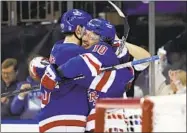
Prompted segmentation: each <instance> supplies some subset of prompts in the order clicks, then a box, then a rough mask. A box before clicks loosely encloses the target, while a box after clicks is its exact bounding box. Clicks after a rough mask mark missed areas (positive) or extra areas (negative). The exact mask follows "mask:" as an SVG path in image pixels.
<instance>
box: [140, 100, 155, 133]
mask: <svg viewBox="0 0 187 133" xmlns="http://www.w3.org/2000/svg"><path fill="white" fill-rule="evenodd" d="M141 106H142V132H143V133H150V132H152V131H153V120H152V118H153V106H154V105H153V102H151V101H150V100H148V99H145V100H144V101H143V102H142V104H141Z"/></svg>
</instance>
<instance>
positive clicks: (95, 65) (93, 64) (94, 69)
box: [80, 53, 102, 76]
mask: <svg viewBox="0 0 187 133" xmlns="http://www.w3.org/2000/svg"><path fill="white" fill-rule="evenodd" d="M80 56H81V57H82V58H83V60H84V61H85V63H86V64H87V66H88V68H89V69H90V71H91V73H92V76H97V75H98V74H100V73H101V71H100V68H101V65H102V63H101V62H100V61H99V60H98V59H97V58H96V57H95V56H94V55H92V54H90V53H86V54H83V55H80Z"/></svg>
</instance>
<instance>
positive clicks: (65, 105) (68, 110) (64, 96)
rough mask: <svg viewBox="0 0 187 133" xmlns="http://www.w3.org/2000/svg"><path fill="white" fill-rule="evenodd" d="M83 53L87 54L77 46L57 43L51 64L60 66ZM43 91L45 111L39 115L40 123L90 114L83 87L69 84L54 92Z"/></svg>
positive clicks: (52, 52) (60, 86)
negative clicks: (54, 117) (58, 117)
mask: <svg viewBox="0 0 187 133" xmlns="http://www.w3.org/2000/svg"><path fill="white" fill-rule="evenodd" d="M82 53H85V50H84V49H83V48H82V47H80V46H78V45H76V44H73V43H62V42H61V43H57V44H55V45H54V47H53V49H52V51H51V55H50V63H54V64H57V65H58V66H59V65H61V64H63V63H65V62H66V61H67V60H69V59H71V58H73V57H75V56H77V55H79V54H82ZM41 89H42V92H43V94H44V98H43V100H42V104H43V107H44V109H43V110H42V113H40V115H39V120H40V121H41V120H44V119H47V118H49V117H51V116H58V115H62V114H63V115H64V114H79V115H83V116H85V115H86V114H88V103H87V90H86V89H82V86H81V87H80V86H78V85H76V84H71V83H67V84H63V85H59V88H58V89H55V90H54V91H52V92H50V91H48V90H46V89H45V88H43V87H42V88H41ZM47 96H48V97H49V98H47ZM75 108H76V110H75Z"/></svg>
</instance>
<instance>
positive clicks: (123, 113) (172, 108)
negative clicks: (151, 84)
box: [103, 94, 186, 132]
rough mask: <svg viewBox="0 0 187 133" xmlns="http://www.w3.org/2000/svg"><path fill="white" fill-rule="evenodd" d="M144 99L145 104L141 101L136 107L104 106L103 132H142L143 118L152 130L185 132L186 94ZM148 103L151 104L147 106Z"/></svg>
mask: <svg viewBox="0 0 187 133" xmlns="http://www.w3.org/2000/svg"><path fill="white" fill-rule="evenodd" d="M146 99H148V101H149V102H148V103H146V104H147V105H145V104H143V103H145V102H142V103H140V104H141V106H138V107H137V108H131V106H129V107H125V108H123V109H120V108H115V107H114V108H112V107H111V106H110V108H106V110H105V113H104V114H103V117H104V132H142V123H143V120H145V119H147V120H146V121H147V122H145V121H144V125H145V123H146V126H147V127H152V128H151V130H152V132H186V94H185V95H178V96H177V95H174V96H161V97H148V98H146ZM141 101H144V100H141ZM149 104H150V105H151V104H153V106H152V107H151V108H149V107H150V105H149ZM142 109H143V110H142ZM142 111H143V112H142ZM150 112H152V113H150ZM142 114H146V116H144V115H142ZM147 114H151V115H147ZM145 117H147V118H145ZM150 118H151V119H150ZM145 128H146V127H145Z"/></svg>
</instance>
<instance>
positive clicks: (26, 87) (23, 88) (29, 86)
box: [19, 83, 31, 98]
mask: <svg viewBox="0 0 187 133" xmlns="http://www.w3.org/2000/svg"><path fill="white" fill-rule="evenodd" d="M29 88H31V85H30V84H28V83H26V84H22V85H21V87H20V90H26V89H29ZM28 93H29V92H23V93H20V94H19V96H20V97H22V98H24V97H25V96H26V95H27V94H28Z"/></svg>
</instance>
